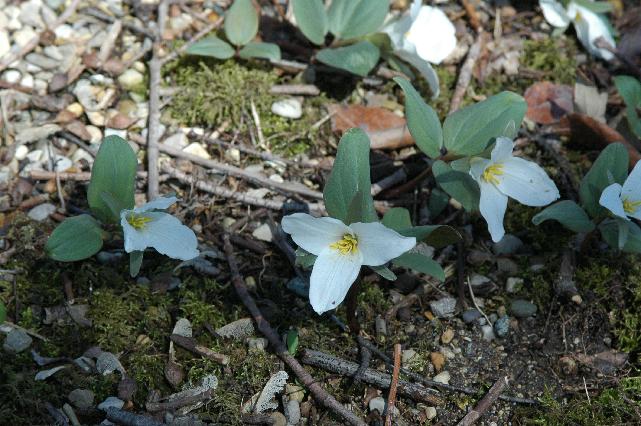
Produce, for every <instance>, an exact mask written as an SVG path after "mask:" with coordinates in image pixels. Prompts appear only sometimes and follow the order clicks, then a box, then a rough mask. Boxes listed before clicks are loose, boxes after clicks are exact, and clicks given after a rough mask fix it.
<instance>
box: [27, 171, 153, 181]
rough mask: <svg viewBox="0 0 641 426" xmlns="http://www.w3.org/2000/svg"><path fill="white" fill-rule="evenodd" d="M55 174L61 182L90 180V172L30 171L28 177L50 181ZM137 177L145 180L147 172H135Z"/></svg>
mask: <svg viewBox="0 0 641 426" xmlns="http://www.w3.org/2000/svg"><path fill="white" fill-rule="evenodd" d="M56 174H57V175H58V178H59V179H60V180H61V181H65V180H71V181H75V182H87V181H89V180H91V172H76V173H68V172H58V173H56V172H48V171H46V170H31V171H30V172H29V177H30V178H31V179H33V180H51V179H55V178H56ZM137 176H138V177H139V178H141V179H146V178H147V172H137Z"/></svg>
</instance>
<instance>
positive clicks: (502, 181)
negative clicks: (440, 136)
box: [470, 137, 559, 242]
mask: <svg viewBox="0 0 641 426" xmlns="http://www.w3.org/2000/svg"><path fill="white" fill-rule="evenodd" d="M513 149H514V142H512V140H511V139H508V138H504V137H501V138H497V139H496V144H495V145H494V148H493V149H492V154H491V158H490V159H489V160H488V159H485V158H478V157H475V158H473V159H472V160H471V168H470V174H471V175H472V177H473V178H474V179H475V180H476V181H477V182H478V184H479V186H480V187H481V199H480V202H479V210H480V211H481V215H482V216H483V217H484V218H485V221H486V222H487V225H488V228H489V230H490V235H491V236H492V240H493V241H494V242H498V241H500V240H501V239H502V238H503V236H504V235H505V229H504V228H503V217H504V216H505V209H506V208H507V199H508V197H512V198H514V199H515V200H516V201H518V202H519V203H521V204H525V205H526V206H534V207H540V206H545V205H548V204H550V203H551V202H552V201H554V200H556V199H557V198H559V190H558V189H557V188H556V185H555V184H554V182H553V181H552V179H550V178H549V176H548V175H547V174H546V173H545V171H544V170H543V169H542V168H541V167H540V166H539V165H538V164H535V163H533V162H531V161H527V160H524V159H522V158H518V157H513V156H512V150H513Z"/></svg>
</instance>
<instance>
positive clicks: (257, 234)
mask: <svg viewBox="0 0 641 426" xmlns="http://www.w3.org/2000/svg"><path fill="white" fill-rule="evenodd" d="M252 235H253V236H254V238H256V239H258V240H260V241H265V242H268V243H270V242H271V241H272V238H273V236H272V230H271V228H270V227H269V225H268V224H266V223H263V224H262V225H260V226H259V227H258V228H256V229H254V232H252Z"/></svg>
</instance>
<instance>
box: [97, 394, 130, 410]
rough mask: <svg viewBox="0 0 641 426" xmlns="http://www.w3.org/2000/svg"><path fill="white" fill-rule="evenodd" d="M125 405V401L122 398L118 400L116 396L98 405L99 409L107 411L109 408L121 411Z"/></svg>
mask: <svg viewBox="0 0 641 426" xmlns="http://www.w3.org/2000/svg"><path fill="white" fill-rule="evenodd" d="M124 405H125V401H123V400H122V399H120V398H116V397H115V396H110V397H107V399H105V400H104V401H102V402H101V403H100V404H98V409H99V410H103V411H107V408H111V407H114V408H117V409H121V408H122V407H123V406H124Z"/></svg>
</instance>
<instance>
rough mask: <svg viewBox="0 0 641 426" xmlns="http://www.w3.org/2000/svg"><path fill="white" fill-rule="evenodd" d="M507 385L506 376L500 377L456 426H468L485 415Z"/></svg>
mask: <svg viewBox="0 0 641 426" xmlns="http://www.w3.org/2000/svg"><path fill="white" fill-rule="evenodd" d="M507 385H508V378H507V376H502V377H501V378H500V379H498V380H497V381H496V383H494V384H493V385H492V387H491V388H490V390H489V391H487V393H486V394H485V396H484V397H483V398H482V399H481V400H480V401H479V403H478V404H476V407H474V408H473V409H472V411H470V412H469V413H467V414H466V415H465V417H463V419H462V420H461V421H460V422H458V426H470V425H473V424H474V423H476V421H477V420H478V419H480V418H481V416H482V415H483V413H485V412H486V411H487V410H488V409H489V408H490V407H491V406H492V404H494V402H495V401H496V400H497V399H498V397H499V396H501V394H502V393H503V391H504V390H505V388H506V387H507Z"/></svg>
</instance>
